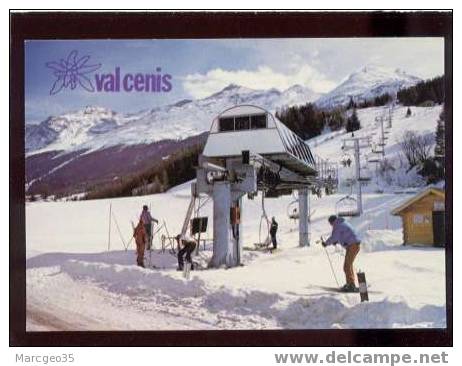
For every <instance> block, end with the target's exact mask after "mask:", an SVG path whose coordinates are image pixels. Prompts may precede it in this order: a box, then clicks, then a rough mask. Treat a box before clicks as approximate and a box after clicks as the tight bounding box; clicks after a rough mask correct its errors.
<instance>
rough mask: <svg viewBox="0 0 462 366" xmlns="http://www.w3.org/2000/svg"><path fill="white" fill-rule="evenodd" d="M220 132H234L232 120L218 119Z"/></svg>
mask: <svg viewBox="0 0 462 366" xmlns="http://www.w3.org/2000/svg"><path fill="white" fill-rule="evenodd" d="M219 122H220V132H223V131H234V118H233V117H228V118H220V120H219Z"/></svg>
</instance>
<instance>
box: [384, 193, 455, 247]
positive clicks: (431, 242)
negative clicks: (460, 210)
mask: <svg viewBox="0 0 462 366" xmlns="http://www.w3.org/2000/svg"><path fill="white" fill-rule="evenodd" d="M444 197H445V196H444V191H443V190H440V189H437V188H433V187H430V188H427V189H425V190H423V191H422V192H420V193H418V194H417V195H415V196H414V197H412V198H411V199H409V200H408V201H406V202H404V203H403V204H402V205H400V206H399V207H397V208H395V209H394V210H393V211H392V212H391V213H392V215H397V216H401V218H402V220H403V240H404V244H421V245H428V246H444V245H445V244H446V235H445V225H444V221H445V220H444V214H445V207H444Z"/></svg>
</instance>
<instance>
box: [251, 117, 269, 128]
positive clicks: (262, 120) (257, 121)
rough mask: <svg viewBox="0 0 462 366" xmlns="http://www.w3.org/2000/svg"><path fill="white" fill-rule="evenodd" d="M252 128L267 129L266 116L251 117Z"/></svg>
mask: <svg viewBox="0 0 462 366" xmlns="http://www.w3.org/2000/svg"><path fill="white" fill-rule="evenodd" d="M250 128H251V129H257V128H266V114H256V115H254V116H250Z"/></svg>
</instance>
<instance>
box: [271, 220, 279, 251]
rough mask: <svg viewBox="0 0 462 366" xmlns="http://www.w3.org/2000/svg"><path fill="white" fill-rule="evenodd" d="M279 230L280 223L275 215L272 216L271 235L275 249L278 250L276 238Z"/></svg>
mask: <svg viewBox="0 0 462 366" xmlns="http://www.w3.org/2000/svg"><path fill="white" fill-rule="evenodd" d="M277 232H278V223H277V222H276V219H275V217H274V216H273V217H272V218H271V226H270V236H271V242H272V243H273V249H272V250H276V249H277V247H278V242H277V240H276V233H277Z"/></svg>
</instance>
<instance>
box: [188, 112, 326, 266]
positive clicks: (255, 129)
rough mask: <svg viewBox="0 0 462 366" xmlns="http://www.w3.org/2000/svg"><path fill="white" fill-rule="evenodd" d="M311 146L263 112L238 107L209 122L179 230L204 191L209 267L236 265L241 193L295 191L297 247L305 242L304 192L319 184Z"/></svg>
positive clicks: (241, 201)
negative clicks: (209, 209)
mask: <svg viewBox="0 0 462 366" xmlns="http://www.w3.org/2000/svg"><path fill="white" fill-rule="evenodd" d="M322 184H323V180H322V179H321V177H320V176H319V174H318V170H317V164H316V159H314V157H313V155H312V153H311V151H310V148H309V146H308V145H307V144H306V143H305V142H304V141H303V140H302V139H300V138H299V137H298V136H297V135H296V134H295V133H293V132H292V131H291V130H290V129H288V128H287V127H286V126H285V125H284V124H283V123H282V122H281V121H279V120H278V119H277V118H276V117H275V116H274V115H273V114H271V113H270V112H268V111H267V110H265V109H263V108H260V107H257V106H252V105H238V106H234V107H232V108H229V109H227V110H225V111H224V112H222V113H220V114H219V115H218V116H217V117H216V118H215V119H214V120H213V123H212V127H211V129H210V133H209V136H208V138H207V142H206V145H205V147H204V150H203V153H202V155H201V156H200V157H199V167H198V168H197V180H196V183H193V185H192V192H191V193H192V198H191V203H190V206H189V208H188V213H187V215H186V218H185V221H184V225H183V229H182V234H185V233H186V231H187V228H188V223H189V221H190V218H191V213H192V211H193V208H194V201H195V199H196V198H197V197H199V195H201V194H206V195H208V196H210V197H212V200H213V255H212V259H211V262H210V263H209V266H210V267H220V266H227V267H234V266H237V265H239V264H240V258H241V248H242V220H243V215H242V214H243V211H244V207H243V197H244V196H247V197H248V198H250V199H253V198H254V197H255V196H257V195H258V192H259V191H260V192H261V194H262V195H264V197H271V198H273V197H280V196H283V195H290V194H292V192H293V191H294V190H297V191H298V194H299V213H300V220H299V245H300V246H308V245H309V237H308V215H309V212H308V192H309V188H310V186H312V185H318V186H319V185H322Z"/></svg>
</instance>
